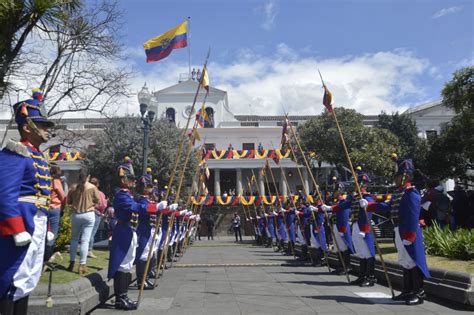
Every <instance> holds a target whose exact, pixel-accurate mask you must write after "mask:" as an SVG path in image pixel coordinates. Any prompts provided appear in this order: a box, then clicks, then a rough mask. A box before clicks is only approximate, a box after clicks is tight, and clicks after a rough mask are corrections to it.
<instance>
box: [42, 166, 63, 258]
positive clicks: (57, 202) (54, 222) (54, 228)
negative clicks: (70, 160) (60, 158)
mask: <svg viewBox="0 0 474 315" xmlns="http://www.w3.org/2000/svg"><path fill="white" fill-rule="evenodd" d="M50 172H51V178H52V181H53V182H52V185H51V188H52V189H51V203H50V205H49V209H48V224H49V227H50V229H51V232H52V233H53V234H54V239H52V240H51V241H48V242H46V248H45V250H44V261H48V260H49V258H50V257H51V255H53V252H54V243H55V241H56V238H57V235H58V231H59V221H60V218H61V209H62V207H63V206H64V203H65V201H66V196H65V195H64V190H63V184H62V182H61V169H60V168H59V166H58V165H57V164H53V163H51V169H50Z"/></svg>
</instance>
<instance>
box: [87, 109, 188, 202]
mask: <svg viewBox="0 0 474 315" xmlns="http://www.w3.org/2000/svg"><path fill="white" fill-rule="evenodd" d="M181 133H182V130H180V129H178V128H177V127H176V126H175V125H174V124H170V123H169V122H168V121H167V120H159V121H157V122H154V123H153V126H152V128H151V131H150V135H149V139H150V141H149V144H150V150H149V155H148V167H151V168H152V170H153V178H156V179H157V180H158V185H159V187H160V188H163V187H164V186H165V185H167V184H168V180H169V177H170V175H171V172H172V169H173V166H174V162H175V161H176V156H177V149H178V143H179V140H180V136H181ZM94 143H95V145H94V146H91V147H90V148H89V149H88V150H87V151H86V152H85V153H86V158H85V161H84V162H85V164H86V165H87V166H88V167H89V169H90V171H91V175H92V176H96V177H98V178H99V180H100V181H101V188H102V189H103V190H104V191H105V192H106V193H107V194H109V195H111V194H113V192H114V190H115V189H116V187H118V178H117V167H118V166H119V165H120V164H121V163H122V162H123V159H124V157H125V156H128V157H130V158H131V159H132V161H133V166H134V169H135V173H136V175H137V176H139V175H141V173H142V172H141V170H142V156H143V130H142V127H141V121H140V119H139V118H138V117H134V116H128V117H122V118H112V119H110V121H109V123H108V124H107V126H106V128H105V129H104V130H103V132H101V133H100V134H99V135H98V136H97V137H96V138H95V139H94ZM188 145H189V144H188ZM184 148H185V150H184V153H182V154H181V157H180V163H179V164H178V165H179V167H178V171H177V174H176V176H175V180H174V184H173V186H177V185H178V183H179V174H181V170H182V166H183V165H184V160H185V156H186V152H187V144H186V143H185V146H184ZM194 153H195V151H194V152H193V153H192V154H191V157H190V161H189V163H188V166H187V168H186V172H185V179H186V181H185V183H187V184H188V185H189V184H190V181H191V178H192V176H193V175H194V171H195V167H196V165H197V158H196V154H194ZM186 193H187V191H186V190H184V191H183V193H182V194H181V197H183V196H185V195H186Z"/></svg>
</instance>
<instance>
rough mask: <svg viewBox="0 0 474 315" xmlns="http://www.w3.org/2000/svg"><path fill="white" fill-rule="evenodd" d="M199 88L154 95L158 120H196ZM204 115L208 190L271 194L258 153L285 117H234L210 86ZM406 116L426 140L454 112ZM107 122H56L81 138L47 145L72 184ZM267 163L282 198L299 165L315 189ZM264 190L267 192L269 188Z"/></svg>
mask: <svg viewBox="0 0 474 315" xmlns="http://www.w3.org/2000/svg"><path fill="white" fill-rule="evenodd" d="M197 86H198V82H197V81H196V80H183V81H179V82H178V83H177V84H175V85H172V86H170V87H167V88H165V89H162V90H159V91H156V92H154V93H153V96H154V101H155V102H156V103H157V104H158V109H157V115H158V117H165V118H167V119H168V120H169V121H171V122H174V123H175V124H176V125H177V126H178V127H181V128H184V127H185V126H186V122H187V119H188V117H189V115H192V121H194V116H195V115H196V111H197V110H199V108H200V106H201V104H202V101H203V98H204V94H205V91H204V90H202V89H201V91H200V94H199V95H198V98H197V102H196V106H195V110H194V112H191V105H192V101H193V98H194V96H195V93H196V90H197ZM206 111H207V114H208V115H209V117H210V118H211V123H206V125H205V128H199V134H200V136H201V141H196V143H195V146H196V147H199V146H201V145H202V144H204V146H205V147H206V149H207V150H208V151H209V152H211V151H212V150H214V153H210V158H209V159H208V160H207V166H208V168H209V169H210V170H211V177H210V180H209V182H208V185H207V187H208V189H209V192H210V193H211V194H212V193H213V194H214V195H215V196H220V195H222V194H225V193H227V194H231V193H235V195H241V194H248V193H255V192H256V191H257V187H256V186H253V187H252V188H249V187H248V179H250V178H251V177H252V174H255V177H256V178H257V179H258V180H257V182H258V186H259V187H258V190H259V191H262V192H264V191H265V192H266V194H267V195H270V194H271V195H274V194H275V191H274V188H273V187H274V185H273V183H271V184H270V185H267V184H266V183H265V181H264V179H263V178H262V176H261V172H260V170H261V168H262V167H263V166H264V163H265V160H266V159H265V158H263V156H262V155H261V154H258V152H259V151H257V149H258V148H263V149H264V150H269V151H271V150H273V149H279V147H278V146H279V144H280V141H281V132H282V124H283V117H282V116H256V115H235V114H234V113H233V112H232V107H231V105H230V103H229V99H228V96H227V92H226V91H223V90H220V89H217V88H214V87H209V95H208V98H207V100H206ZM405 114H407V115H409V116H410V117H412V118H413V119H414V120H415V121H416V124H417V127H418V129H419V135H420V137H424V138H426V137H430V136H432V135H435V134H439V132H440V129H441V126H442V125H443V124H444V123H446V122H449V121H450V120H451V118H452V117H453V116H454V112H453V111H452V110H450V109H448V108H446V107H445V106H444V105H443V104H442V103H441V102H434V103H428V104H423V105H420V106H416V107H413V108H410V109H409V110H407V111H406V112H405ZM313 117H315V116H289V119H290V121H291V123H292V124H293V126H298V125H301V124H303V123H304V122H305V121H307V120H309V119H311V118H313ZM376 121H377V115H367V116H365V119H364V124H365V125H366V126H367V127H371V126H373V125H374V123H375V122H376ZM9 122H10V120H0V134H1V135H2V138H3V137H4V136H5V138H6V139H8V138H13V139H15V138H16V139H17V138H18V133H17V131H16V126H14V125H13V126H10V127H9V128H8V125H9ZM107 123H108V120H107V119H106V118H92V119H90V118H88V119H77V118H63V119H61V121H60V122H59V124H58V129H61V130H71V131H74V132H75V133H79V134H81V137H80V138H81V139H79V140H78V141H77V143H74V146H73V147H74V149H72V148H71V147H68V148H66V147H64V146H63V145H62V144H61V143H58V142H54V141H58V140H55V139H56V138H54V139H53V140H52V142H51V143H50V144H49V145H50V147H49V153H50V157H51V158H52V159H53V160H55V161H57V163H58V164H59V165H60V167H61V169H62V170H63V171H64V173H65V175H66V176H67V177H68V179H69V181H70V182H71V181H74V179H75V172H76V171H77V170H78V169H79V167H80V159H78V157H79V155H76V154H75V153H74V152H72V151H71V150H73V151H80V150H81V149H84V148H86V147H87V146H89V145H92V144H93V143H92V142H91V136H92V135H93V134H94V133H97V132H100V131H101V130H102V129H103V128H104V126H105V125H106V124H107ZM5 132H6V133H7V134H6V135H5ZM229 147H232V148H233V150H234V152H236V154H233V156H232V158H227V157H228V156H224V153H223V152H224V151H228V149H229ZM243 150H247V151H243ZM252 152H253V153H252ZM260 152H261V151H260ZM265 152H266V153H265V154H267V153H268V154H276V153H275V152H273V151H271V152H267V151H265ZM221 155H222V156H221ZM243 155H245V156H243ZM269 160H270V161H271V162H270V165H271V167H272V169H273V173H274V176H275V184H276V187H277V188H278V190H279V193H280V194H283V195H286V194H287V187H286V185H285V183H284V181H283V180H282V179H283V176H282V174H281V173H282V172H285V175H286V177H287V179H288V182H289V186H290V189H291V190H292V191H299V190H303V186H302V181H301V180H300V178H299V174H298V171H297V167H299V168H300V171H301V173H302V176H303V183H304V185H305V186H306V187H305V188H306V190H307V191H308V192H310V191H312V190H313V187H312V186H313V185H312V184H311V178H310V176H309V174H308V173H307V170H306V168H305V167H302V166H298V165H296V164H295V163H294V162H293V161H292V160H291V159H289V158H283V159H281V160H280V165H281V166H279V165H277V164H275V163H274V162H273V160H272V159H269ZM313 162H314V163H313V164H314V165H312V166H313V167H314V169H313V172H314V173H315V174H317V176H318V182H319V183H324V182H326V181H327V180H328V179H329V178H331V177H332V176H333V175H334V174H333V172H335V170H334V167H333V166H332V165H329V164H328V163H324V162H323V163H321V164H320V165H319V164H318V163H317V162H316V161H313ZM252 171H253V173H252ZM341 176H342V177H345V176H347V174H341ZM268 187H270V188H269V189H268ZM268 190H270V192H268Z"/></svg>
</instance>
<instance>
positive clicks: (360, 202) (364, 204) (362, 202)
mask: <svg viewBox="0 0 474 315" xmlns="http://www.w3.org/2000/svg"><path fill="white" fill-rule="evenodd" d="M359 206H360V207H361V208H364V209H365V208H367V207H368V206H369V202H368V201H367V200H365V199H364V198H362V199H361V200H359Z"/></svg>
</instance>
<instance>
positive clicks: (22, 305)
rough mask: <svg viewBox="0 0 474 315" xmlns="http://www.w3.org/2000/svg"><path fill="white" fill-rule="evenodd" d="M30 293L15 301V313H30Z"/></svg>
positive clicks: (19, 314)
mask: <svg viewBox="0 0 474 315" xmlns="http://www.w3.org/2000/svg"><path fill="white" fill-rule="evenodd" d="M28 297H29V296H28V295H27V296H25V297H23V298H21V299H19V300H17V301H15V302H14V303H15V306H14V308H15V309H14V310H13V315H24V314H27V313H28Z"/></svg>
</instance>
